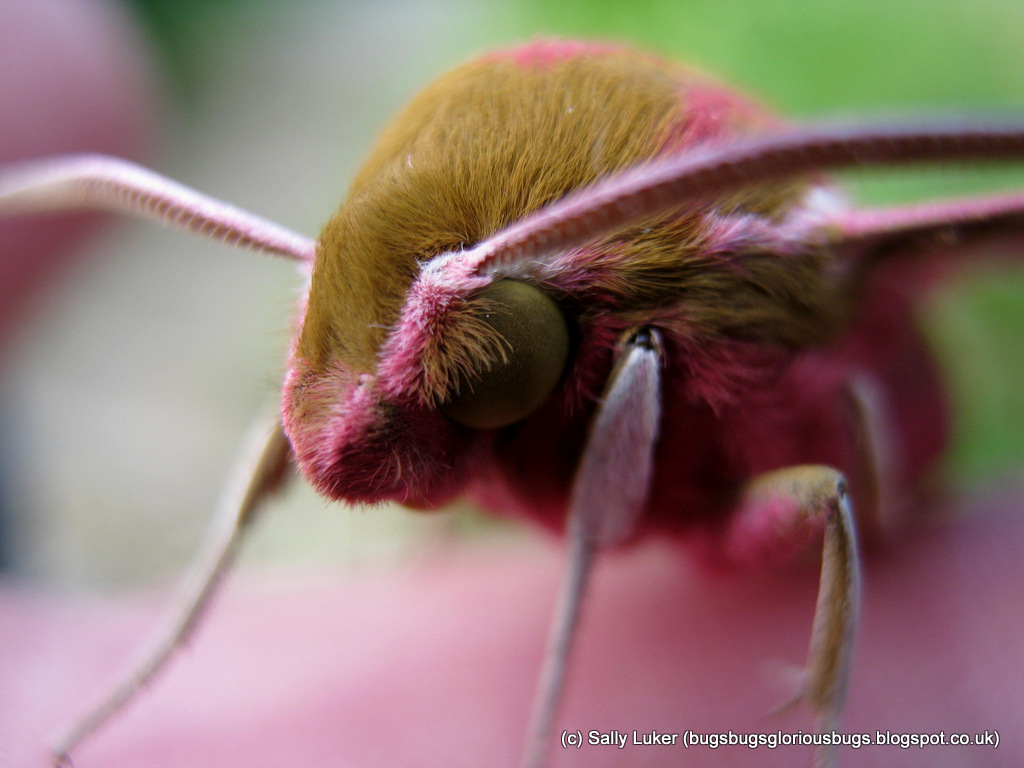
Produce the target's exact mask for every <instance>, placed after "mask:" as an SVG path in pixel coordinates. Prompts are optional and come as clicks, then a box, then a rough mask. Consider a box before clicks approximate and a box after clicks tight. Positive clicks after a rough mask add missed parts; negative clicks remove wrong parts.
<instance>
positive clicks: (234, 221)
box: [0, 155, 316, 262]
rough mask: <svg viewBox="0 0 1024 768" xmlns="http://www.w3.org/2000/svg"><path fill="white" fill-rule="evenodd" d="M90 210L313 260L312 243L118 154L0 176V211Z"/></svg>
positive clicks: (54, 161)
mask: <svg viewBox="0 0 1024 768" xmlns="http://www.w3.org/2000/svg"><path fill="white" fill-rule="evenodd" d="M83 208H96V209H101V210H109V211H114V212H117V213H127V214H132V215H134V216H139V217H142V218H147V219H153V220H155V221H158V222H159V223H161V224H165V225H168V226H172V227H177V228H178V229H183V230H185V231H187V232H192V233H195V234H198V235H202V236H204V237H208V238H212V239H214V240H220V241H222V242H224V243H226V244H228V245H236V246H240V247H243V248H252V249H253V250H257V251H263V252H266V253H273V254H277V255H279V256H286V257H288V258H290V259H294V260H296V261H301V262H312V261H313V258H314V257H315V255H316V241H315V240H312V239H311V238H308V237H305V236H304V235H300V234H298V233H296V232H292V231H291V230H289V229H286V228H285V227H282V226H280V225H279V224H275V223H274V222H272V221H268V220H267V219H264V218H262V217H260V216H257V215H255V214H252V213H249V212H247V211H243V210H242V209H241V208H238V207H236V206H234V205H231V204H230V203H225V202H223V201H221V200H217V199H216V198H213V197H209V196H208V195H204V194H202V193H201V192H197V191H195V190H194V189H190V188H189V187H186V186H184V185H183V184H179V183H177V182H176V181H172V180H171V179H168V178H166V177H164V176H161V175H160V174H158V173H154V172H153V171H150V170H147V169H146V168H143V167H141V166H138V165H135V164H134V163H129V162H128V161H126V160H121V159H119V158H116V157H107V156H104V155H70V156H67V157H56V158H48V159H45V160H33V161H26V162H24V163H21V164H19V165H14V166H11V167H10V168H9V169H6V170H5V171H4V173H3V174H2V175H0V213H5V214H17V213H38V212H39V211H45V210H75V209H83Z"/></svg>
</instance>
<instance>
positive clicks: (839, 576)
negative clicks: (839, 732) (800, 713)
mask: <svg viewBox="0 0 1024 768" xmlns="http://www.w3.org/2000/svg"><path fill="white" fill-rule="evenodd" d="M822 534H823V535H824V549H823V552H822V561H821V582H820V585H819V587H818V601H817V606H816V608H815V611H814V624H813V627H812V629H811V641H810V647H809V648H808V651H807V666H806V667H805V671H804V678H803V682H802V685H801V687H800V690H799V691H798V692H797V696H796V699H802V700H804V701H806V702H807V704H808V705H809V706H810V707H811V709H812V710H813V711H814V714H815V717H816V720H817V725H818V729H819V730H820V731H822V732H824V731H829V730H831V729H833V728H834V727H835V726H836V725H837V723H838V720H839V714H840V713H841V712H842V708H843V702H844V700H845V698H846V688H847V682H848V680H849V676H850V661H851V657H852V651H853V639H854V632H855V629H856V625H857V614H858V609H859V604H860V561H859V558H858V555H857V539H856V533H855V530H854V523H853V511H852V509H851V507H850V501H849V495H848V493H847V488H846V481H845V480H844V479H843V476H842V474H841V473H839V472H838V471H836V470H834V469H832V468H831V467H824V466H817V465H808V466H798V467H787V468H786V469H780V470H776V471H774V472H768V473H766V474H764V475H762V476H760V477H758V478H756V479H755V480H753V481H752V482H751V483H750V484H749V485H748V486H747V488H746V490H745V492H744V494H743V498H742V501H741V505H740V510H739V513H738V514H737V516H736V518H735V520H734V522H733V524H732V527H731V528H730V530H729V532H728V534H727V537H726V550H727V552H728V553H729V554H730V555H731V556H732V558H733V559H736V560H747V561H751V560H765V559H768V558H773V559H775V558H779V557H782V558H785V557H786V556H787V554H788V555H790V556H792V555H796V554H798V553H799V552H800V551H801V550H803V549H804V548H805V547H806V544H807V543H809V542H810V541H811V540H813V539H814V538H816V537H818V536H821V535H822ZM814 764H815V765H816V766H834V765H835V750H834V748H832V747H819V748H818V750H817V751H816V753H815V758H814Z"/></svg>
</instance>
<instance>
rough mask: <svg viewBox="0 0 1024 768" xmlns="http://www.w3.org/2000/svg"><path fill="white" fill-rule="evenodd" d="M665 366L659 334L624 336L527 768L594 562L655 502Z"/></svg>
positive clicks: (547, 731)
mask: <svg viewBox="0 0 1024 768" xmlns="http://www.w3.org/2000/svg"><path fill="white" fill-rule="evenodd" d="M660 365H661V342H660V338H659V336H658V334H657V332H656V331H653V330H649V329H639V330H636V331H631V332H630V333H628V334H627V335H626V336H625V337H624V341H623V343H622V345H621V354H620V357H619V362H618V364H617V365H616V367H615V369H614V370H613V371H612V375H611V377H610V378H609V382H608V385H607V388H606V389H605V393H604V396H603V398H602V401H601V404H600V406H599V408H598V411H597V414H596V415H595V417H594V421H593V423H592V425H591V431H590V437H589V439H588V441H587V445H586V447H585V448H584V450H583V454H582V456H581V457H580V466H579V468H578V469H577V471H576V478H575V481H574V483H573V490H572V497H571V499H570V502H569V518H568V522H567V534H568V537H569V561H568V564H567V566H566V573H565V581H564V582H563V584H562V591H561V594H560V596H559V600H558V607H557V608H556V610H555V615H554V618H553V619H552V623H551V630H550V634H549V637H548V646H547V651H546V653H545V658H544V666H543V669H542V670H541V675H540V680H539V682H538V685H537V693H536V697H535V699H534V703H533V711H532V713H531V716H530V726H529V730H528V732H527V742H526V748H525V750H524V753H523V758H522V762H521V765H522V766H523V768H541V766H543V765H544V764H545V763H546V761H547V756H548V751H549V750H550V748H551V733H552V729H553V727H554V722H555V716H556V714H557V710H558V704H559V701H560V699H561V696H562V688H563V682H564V680H565V671H566V665H567V662H568V659H569V654H570V652H571V650H572V638H573V634H574V631H575V628H576V625H577V623H578V621H579V617H580V608H581V606H582V605H583V598H584V595H585V593H586V589H587V583H588V581H589V577H590V573H591V570H592V567H593V563H594V556H595V554H596V553H597V550H598V549H599V548H601V547H606V546H611V545H614V544H618V543H621V542H623V541H625V540H627V539H628V538H629V537H630V536H631V535H632V533H633V531H634V530H635V528H636V523H637V521H638V519H639V517H640V513H641V512H642V511H643V507H644V504H645V502H646V500H647V492H648V486H649V484H650V478H651V471H652V468H653V465H654V444H655V441H656V440H657V437H658V425H659V419H660V415H661V398H660V378H659V368H660Z"/></svg>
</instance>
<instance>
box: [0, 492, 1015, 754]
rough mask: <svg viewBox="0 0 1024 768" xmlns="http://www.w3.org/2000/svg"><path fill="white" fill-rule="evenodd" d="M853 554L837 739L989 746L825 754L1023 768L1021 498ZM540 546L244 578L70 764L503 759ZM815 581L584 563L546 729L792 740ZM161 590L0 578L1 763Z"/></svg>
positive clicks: (116, 648) (537, 606) (528, 676)
mask: <svg viewBox="0 0 1024 768" xmlns="http://www.w3.org/2000/svg"><path fill="white" fill-rule="evenodd" d="M969 506H970V509H968V510H967V511H968V512H970V513H971V516H970V517H969V518H966V519H963V520H959V521H957V522H950V523H946V524H942V525H940V526H936V527H934V528H933V529H931V530H930V531H928V532H924V533H922V534H920V535H918V536H916V537H914V539H913V540H911V541H908V542H906V545H905V546H904V547H902V548H901V550H900V551H898V552H894V553H892V554H890V555H886V556H875V557H873V558H869V561H868V564H867V568H866V574H865V602H864V611H863V621H862V625H861V631H860V635H859V639H858V645H857V650H856V654H855V660H854V671H853V680H852V685H851V692H850V698H849V703H848V707H847V711H846V713H845V716H844V720H843V724H842V731H843V732H845V733H865V734H870V735H871V736H872V737H874V735H875V733H876V731H879V730H881V731H891V732H894V733H928V734H931V733H938V732H940V731H943V732H945V734H946V735H947V737H948V736H949V735H950V734H951V733H968V734H970V735H971V736H972V737H973V735H974V734H975V733H980V732H984V731H997V732H998V734H999V740H1000V742H999V746H998V748H993V747H991V746H988V747H984V746H959V747H954V746H929V747H925V748H917V747H912V748H910V749H906V750H904V749H901V748H899V747H897V746H865V747H862V748H861V749H859V750H852V749H848V748H846V749H843V750H842V751H841V758H842V764H843V765H845V766H891V765H901V766H1019V765H1022V764H1024V644H1022V643H1021V639H1022V638H1024V604H1022V601H1021V600H1020V594H1021V588H1022V586H1024V568H1022V567H1021V557H1022V554H1024V544H1022V542H1024V516H1021V515H1020V509H1021V508H1022V507H1024V491H1021V492H1017V493H1015V494H1012V495H1003V496H1000V497H990V498H988V499H987V500H978V501H975V502H973V503H972V504H971V505H969ZM561 557H562V555H561V551H560V549H559V548H558V547H557V546H556V545H553V544H545V543H537V544H536V545H533V546H528V547H525V548H523V547H522V546H520V548H518V549H515V550H511V551H506V550H502V549H491V550H473V549H468V550H455V551H453V552H451V553H449V554H448V555H447V556H445V557H438V558H436V559H433V560H430V561H427V562H421V563H419V564H417V565H409V566H405V567H400V568H393V569H381V570H377V571H372V570H371V571H368V572H365V573H362V574H357V575H353V574H351V573H350V574H348V575H343V574H335V575H333V576H332V575H329V574H328V575H323V576H318V577H310V576H307V577H296V576H292V577H285V578H284V579H283V580H277V581H275V580H272V579H270V578H269V577H268V576H267V575H259V574H253V573H248V574H242V575H241V577H240V578H236V579H235V580H234V581H233V582H232V583H231V584H230V585H229V587H228V589H227V591H226V593H225V594H224V595H223V596H222V599H221V600H219V602H217V603H216V604H215V606H214V609H213V610H212V612H211V615H210V616H209V618H208V620H207V621H206V623H205V624H204V625H203V626H202V628H201V629H200V631H199V633H198V636H197V637H196V638H195V640H194V641H193V642H192V643H191V645H190V647H189V648H188V649H186V650H184V651H182V652H180V653H179V654H178V656H177V658H176V659H175V660H174V661H173V663H172V665H171V667H170V668H169V669H168V670H167V671H166V672H165V673H164V674H163V676H162V677H161V678H159V679H158V680H157V682H156V683H155V684H154V685H153V686H152V687H151V689H149V690H147V691H145V692H144V693H143V694H142V695H141V696H140V697H139V699H138V701H137V702H135V703H134V704H133V705H132V706H131V708H130V709H129V710H128V711H127V712H124V713H123V714H122V715H121V716H119V717H118V718H117V719H116V721H115V722H114V723H113V724H111V725H110V727H109V728H107V729H106V730H105V731H104V732H103V733H102V734H100V735H98V736H97V737H96V738H95V739H93V740H91V741H90V742H88V743H87V744H85V745H84V746H83V747H82V748H81V749H80V750H79V751H78V752H77V753H76V755H75V765H76V766H77V768H89V767H90V766H103V767H105V768H120V767H121V766H126V767H127V766H154V767H157V766H182V765H203V766H207V767H212V766H221V765H245V766H252V767H258V766H268V767H269V766H281V765H354V766H405V765H410V766H411V765H415V766H428V765H445V766H481V765H487V766H512V765H515V764H516V761H517V759H518V754H519V751H520V748H521V741H522V736H523V732H524V729H525V725H526V720H527V712H528V707H529V702H530V698H531V696H532V692H533V686H534V681H535V679H536V674H537V669H538V666H539V664H540V656H541V649H542V647H543V641H544V636H545V633H546V627H547V622H548V618H549V614H550V612H551V606H552V602H553V600H554V594H555V590H556V586H557V582H558V579H559V577H560V568H561ZM815 589H816V574H815V573H812V572H807V573H799V574H779V573H767V574H765V573H741V574H735V575H732V576H729V577H725V578H716V579H708V578H706V577H703V576H700V575H698V574H695V573H693V572H691V570H690V569H689V568H688V567H687V565H686V564H685V559H684V558H683V557H681V556H680V553H678V552H677V551H675V550H674V549H672V548H670V547H668V546H665V545H661V544H658V543H652V544H648V545H644V546H641V547H639V548H638V549H635V550H633V551H631V552H627V553H622V554H619V555H615V556H612V557H608V558H607V559H606V560H605V561H604V562H602V563H601V565H600V566H599V569H598V572H597V575H596V579H595V583H594V589H593V592H592V594H591V596H590V598H591V599H590V602H589V603H588V606H587V609H586V613H585V616H584V620H583V622H584V623H583V627H582V631H581V635H580V639H579V645H578V648H577V653H576V654H575V656H574V659H573V664H572V669H571V672H570V682H569V690H568V695H567V697H566V700H565V706H564V709H563V712H562V715H561V717H560V718H559V725H558V729H559V730H560V731H561V730H562V729H567V730H570V731H576V730H577V729H578V730H580V731H581V732H582V733H583V734H584V740H586V734H587V733H588V731H590V730H601V731H609V730H613V729H615V730H618V731H621V732H625V733H627V734H631V732H632V731H633V730H634V729H635V730H637V731H640V732H643V731H651V730H657V731H659V732H667V733H682V732H683V731H686V730H688V729H692V730H694V731H698V732H706V731H714V732H723V731H727V730H729V729H731V730H733V731H735V732H737V733H774V732H776V731H777V730H781V731H783V732H786V733H793V732H796V731H799V730H803V731H805V732H809V731H810V730H811V727H812V726H811V723H810V718H809V717H808V715H807V713H806V712H804V711H802V710H799V709H797V710H795V711H791V712H786V713H783V714H779V715H771V714H770V713H771V711H772V710H773V709H774V708H775V706H776V705H777V704H779V703H780V701H782V700H783V699H785V698H786V695H787V692H788V689H787V686H786V684H785V683H784V682H783V680H782V679H781V676H780V674H779V672H778V669H777V667H778V666H779V665H781V664H797V663H800V662H801V661H802V660H803V655H804V653H805V651H806V644H807V640H808V632H809V628H810V623H811V614H812V611H813V603H814V595H815ZM161 601H162V596H160V595H156V594H140V595H132V596H124V597H113V598H110V599H104V600H100V599H85V598H82V599H72V598H58V597H55V596H53V595H47V594H39V593H33V592H31V591H25V590H18V589H16V588H14V587H10V586H8V587H6V588H5V589H3V590H2V591H0V617H2V618H0V658H3V663H2V665H0V690H2V691H3V696H2V698H0V723H2V725H0V764H2V765H4V766H40V765H44V764H46V752H45V744H46V739H47V735H48V734H49V733H51V732H52V731H53V729H54V728H55V727H56V726H58V725H60V724H62V723H63V722H64V721H65V720H66V718H68V717H69V716H71V715H72V714H73V713H75V712H77V711H79V710H80V709H81V707H82V706H84V703H85V702H86V701H88V700H89V699H90V697H91V696H93V695H95V693H96V691H97V690H98V688H99V687H100V686H102V684H103V682H104V681H105V680H106V679H107V678H108V676H109V675H111V674H112V673H113V672H114V670H116V669H117V668H118V667H119V666H120V664H122V663H123V662H124V661H125V659H126V657H127V656H128V655H129V654H130V652H131V651H132V650H133V648H134V647H135V646H136V644H137V643H138V642H139V641H140V640H141V639H142V637H143V636H144V635H145V633H146V631H147V629H148V628H149V627H150V626H151V624H152V622H153V620H154V617H155V616H156V614H157V613H158V607H159V604H160V603H161ZM809 763H810V750H809V748H807V747H787V748H780V749H778V750H774V751H773V750H768V749H765V748H763V747H762V748H759V749H757V750H750V749H749V748H746V747H739V746H734V747H723V748H719V749H717V750H711V749H708V748H707V747H693V748H691V749H689V750H685V749H684V748H683V747H681V746H675V747H673V746H632V745H627V746H626V747H625V748H624V749H621V750H620V749H618V748H615V747H597V746H589V745H587V744H586V743H585V744H584V745H583V747H582V748H581V749H579V750H568V751H563V750H562V749H561V748H559V747H556V748H555V755H554V761H553V765H556V766H593V765H608V766H612V765H630V766H646V765H667V766H676V765H688V766H712V765H715V766H717V765H740V764H742V765H747V766H762V765H764V766H770V765H771V766H777V765H786V766H790V765H792V766H800V765H809Z"/></svg>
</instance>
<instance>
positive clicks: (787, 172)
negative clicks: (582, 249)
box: [466, 125, 1024, 272]
mask: <svg viewBox="0 0 1024 768" xmlns="http://www.w3.org/2000/svg"><path fill="white" fill-rule="evenodd" d="M1007 158H1010V159H1012V158H1024V130H1021V128H1020V127H1019V126H1017V127H1007V128H1000V127H992V126H990V127H983V126H979V127H970V128H964V127H962V126H961V127H949V126H948V125H934V126H918V127H905V128H891V127H889V128H886V127H881V128H873V127H868V126H861V127H844V128H831V127H830V128H818V129H808V130H804V131H799V132H795V133H788V134H785V135H779V136H762V137H759V138H755V139H749V140H747V141H740V142H737V143H735V144H731V145H730V146H728V147H723V148H711V149H704V150H703V151H693V150H689V151H686V152H683V153H681V154H678V155H675V156H672V157H669V158H666V159H664V160H657V161H654V162H651V163H646V164H644V165H640V166H637V167H635V168H633V169H631V170H628V171H625V172H623V173H620V174H617V175H615V176H613V177H611V178H609V179H606V180H604V181H599V182H597V183H596V184H594V185H593V186H591V187H588V188H586V189H583V190H580V191H579V192H575V193H573V194H571V195H568V196H567V197H565V198H563V199H562V200H559V201H558V202H556V203H554V204H552V205H549V206H548V207H546V208H543V209H541V210H540V211H538V212H536V213H534V214H533V215H531V216H528V217H527V218H525V219H523V220H522V221H520V222H518V223H517V224H514V225H512V226H510V227H508V228H507V229H505V230H503V231H502V232H499V233H498V234H497V235H495V236H494V237H492V238H490V239H488V240H485V241H484V242H482V243H480V244H479V245H477V246H476V247H475V248H473V249H472V250H471V251H470V252H468V253H467V254H466V257H467V259H468V260H469V263H470V264H472V265H473V267H474V269H475V270H476V271H477V272H484V271H490V270H495V269H500V268H502V267H508V266H511V265H514V264H517V263H520V262H523V261H528V260H530V259H535V258H543V257H544V256H545V255H546V254H549V253H552V252H557V251H563V250H569V249H572V248H576V247H579V246H580V245H583V244H584V243H586V242H589V241H591V240H593V239H595V238H597V237H600V236H601V235H603V234H606V233H608V232H610V231H612V230H614V229H617V228H618V227H621V226H624V225H627V224H629V223H630V222H633V221H636V220H638V219H640V218H642V217H644V216H649V215H655V214H659V213H664V212H666V211H670V210H673V209H676V208H679V207H680V206H682V205H685V204H687V203H692V202H694V201H696V200H704V199H708V198H713V197H715V196H716V195H721V194H722V193H724V192H727V191H728V190H732V189H738V188H741V187H745V186H750V185H752V184H759V183H764V182H766V181H772V180H775V179H780V178H784V177H787V176H794V175H797V174H800V173H806V172H809V171H815V170H838V169H842V168H850V167H858V166H896V165H907V164H911V163H925V162H951V161H956V160H998V159H1007Z"/></svg>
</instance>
